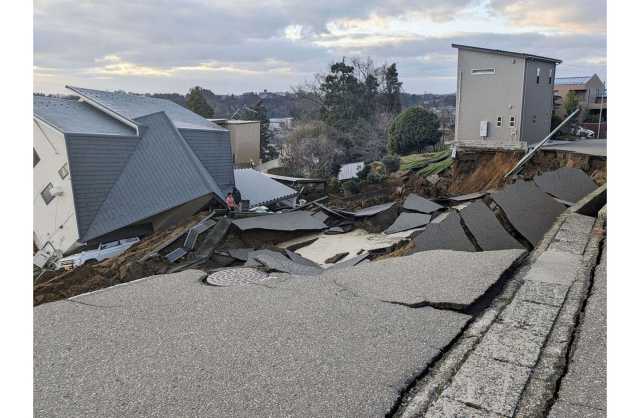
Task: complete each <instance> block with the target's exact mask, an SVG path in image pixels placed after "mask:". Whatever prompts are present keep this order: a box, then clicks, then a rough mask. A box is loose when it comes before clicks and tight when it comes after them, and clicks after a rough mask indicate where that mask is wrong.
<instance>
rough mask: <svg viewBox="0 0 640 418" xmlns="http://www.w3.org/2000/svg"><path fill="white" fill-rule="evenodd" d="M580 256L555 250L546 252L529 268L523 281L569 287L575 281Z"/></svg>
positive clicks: (580, 261)
mask: <svg viewBox="0 0 640 418" xmlns="http://www.w3.org/2000/svg"><path fill="white" fill-rule="evenodd" d="M581 263H582V256H580V255H577V254H573V253H568V252H564V251H557V250H547V251H545V252H544V253H542V255H541V256H540V257H538V259H537V260H536V261H535V263H533V266H531V270H529V271H528V272H527V274H526V275H525V276H524V279H525V280H532V281H536V282H544V283H557V284H561V285H565V286H571V284H572V283H573V281H574V280H575V279H576V274H577V272H578V267H579V266H580V264H581Z"/></svg>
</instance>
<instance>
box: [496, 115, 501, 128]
mask: <svg viewBox="0 0 640 418" xmlns="http://www.w3.org/2000/svg"><path fill="white" fill-rule="evenodd" d="M496 126H497V127H498V128H499V127H501V126H502V116H498V120H497V121H496Z"/></svg>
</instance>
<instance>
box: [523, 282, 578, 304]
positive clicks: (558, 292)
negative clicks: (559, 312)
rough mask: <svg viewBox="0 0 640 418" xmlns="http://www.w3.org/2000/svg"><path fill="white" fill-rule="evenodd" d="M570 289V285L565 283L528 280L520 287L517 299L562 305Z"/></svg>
mask: <svg viewBox="0 0 640 418" xmlns="http://www.w3.org/2000/svg"><path fill="white" fill-rule="evenodd" d="M568 290H569V286H567V285H564V284H558V283H545V282H539V281H534V280H526V281H525V282H524V283H523V284H522V286H520V289H518V293H517V294H516V296H515V299H518V300H523V301H526V302H534V303H542V304H544V305H550V306H558V307H560V306H562V304H563V303H564V299H565V296H566V295H567V291H568Z"/></svg>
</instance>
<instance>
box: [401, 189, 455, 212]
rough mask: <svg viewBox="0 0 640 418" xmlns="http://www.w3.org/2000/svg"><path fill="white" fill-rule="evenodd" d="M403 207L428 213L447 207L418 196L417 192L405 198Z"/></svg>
mask: <svg viewBox="0 0 640 418" xmlns="http://www.w3.org/2000/svg"><path fill="white" fill-rule="evenodd" d="M402 208H403V209H406V210H409V211H413V212H421V213H426V214H431V213H433V212H436V211H439V210H442V209H445V208H444V207H443V206H441V205H439V204H437V203H435V202H434V201H432V200H429V199H425V198H424V197H422V196H418V195H417V194H415V193H411V194H410V195H409V196H407V198H406V199H405V200H404V203H403V204H402Z"/></svg>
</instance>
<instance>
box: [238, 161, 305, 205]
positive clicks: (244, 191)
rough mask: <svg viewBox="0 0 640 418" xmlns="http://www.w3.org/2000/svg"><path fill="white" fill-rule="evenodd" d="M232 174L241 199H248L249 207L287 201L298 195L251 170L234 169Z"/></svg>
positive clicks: (289, 188)
mask: <svg viewBox="0 0 640 418" xmlns="http://www.w3.org/2000/svg"><path fill="white" fill-rule="evenodd" d="M233 173H234V176H235V179H236V187H237V188H238V190H240V194H241V195H242V199H248V200H249V201H250V203H249V205H250V206H251V207H254V206H259V205H265V204H270V203H274V202H277V201H279V200H284V199H288V198H290V197H293V196H295V195H296V194H297V193H298V192H296V191H295V190H294V189H292V188H291V187H287V186H285V185H284V184H282V183H279V182H277V181H275V180H273V179H271V178H269V177H267V176H265V175H264V174H262V173H260V172H259V171H256V170H254V169H251V168H242V169H236V170H233Z"/></svg>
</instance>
